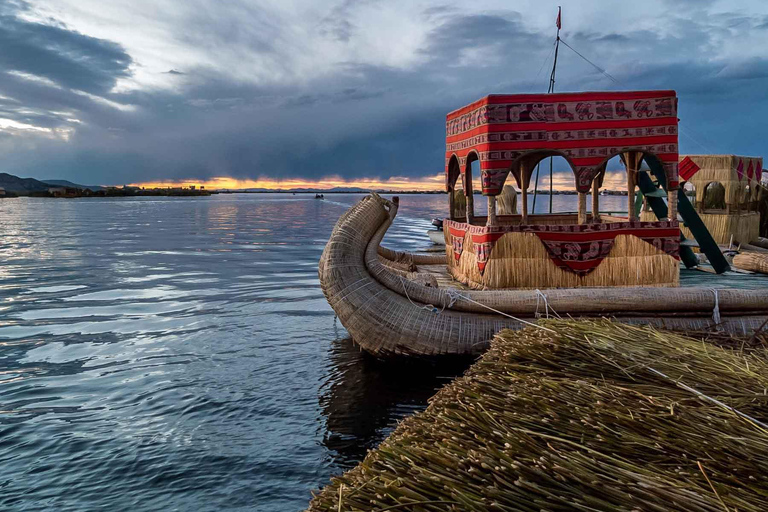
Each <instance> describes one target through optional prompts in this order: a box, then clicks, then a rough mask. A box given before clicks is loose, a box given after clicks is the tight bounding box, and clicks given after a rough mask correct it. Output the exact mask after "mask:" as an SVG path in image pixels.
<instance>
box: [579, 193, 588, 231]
mask: <svg viewBox="0 0 768 512" xmlns="http://www.w3.org/2000/svg"><path fill="white" fill-rule="evenodd" d="M578 223H579V224H586V223H587V194H586V192H579V213H578Z"/></svg>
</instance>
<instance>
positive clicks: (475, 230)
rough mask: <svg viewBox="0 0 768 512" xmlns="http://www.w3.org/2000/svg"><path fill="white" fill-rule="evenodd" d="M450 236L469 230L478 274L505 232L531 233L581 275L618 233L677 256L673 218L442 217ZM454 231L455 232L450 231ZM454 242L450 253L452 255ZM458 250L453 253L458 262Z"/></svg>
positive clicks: (600, 257) (559, 263) (590, 268)
mask: <svg viewBox="0 0 768 512" xmlns="http://www.w3.org/2000/svg"><path fill="white" fill-rule="evenodd" d="M445 223H446V227H447V228H448V229H449V230H450V233H451V236H452V239H453V240H455V239H456V238H457V237H458V236H459V235H460V234H461V236H462V244H461V246H462V250H463V234H466V232H467V231H469V234H470V237H471V241H472V242H471V245H472V251H473V252H474V254H475V258H476V260H477V267H478V270H479V271H480V275H482V274H483V273H484V272H485V267H486V265H487V264H488V261H489V260H490V258H491V253H492V252H493V247H494V246H495V244H496V242H497V241H498V240H499V239H500V238H501V237H502V236H504V235H505V234H506V233H533V234H535V235H536V236H537V237H538V238H539V240H540V241H541V243H542V244H543V245H544V248H545V249H546V250H547V254H549V257H550V259H551V260H552V261H553V262H554V264H555V265H557V266H558V267H560V268H562V269H563V270H568V271H571V272H574V273H576V274H578V275H580V276H584V275H587V274H589V273H590V272H592V271H593V270H595V269H596V268H597V267H598V266H599V265H600V263H601V262H602V261H603V259H604V258H605V257H606V256H608V254H610V252H611V249H612V248H613V244H614V241H615V239H616V237H617V236H619V235H634V236H636V237H638V238H640V239H641V240H643V241H645V242H647V243H649V244H651V245H653V246H654V247H656V248H657V249H659V250H660V251H663V252H665V253H666V254H668V255H670V256H672V257H673V258H675V259H678V260H679V259H680V226H679V224H678V222H677V221H660V222H641V221H632V222H629V221H627V222H612V223H605V224H568V225H529V226H469V227H467V224H465V223H460V222H456V221H451V220H446V221H445ZM454 233H455V234H454ZM455 247H456V245H455V242H454V255H456V249H455ZM460 256H461V254H460V253H459V255H458V256H456V261H457V262H458V260H459V257H460Z"/></svg>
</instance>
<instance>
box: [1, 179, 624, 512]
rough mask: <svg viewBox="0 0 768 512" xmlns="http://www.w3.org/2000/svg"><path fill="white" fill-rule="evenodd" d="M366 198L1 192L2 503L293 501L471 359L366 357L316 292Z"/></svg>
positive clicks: (440, 203) (561, 204)
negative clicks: (343, 219)
mask: <svg viewBox="0 0 768 512" xmlns="http://www.w3.org/2000/svg"><path fill="white" fill-rule="evenodd" d="M360 197H362V196H360V195H330V194H327V195H326V199H325V200H324V201H319V200H315V199H314V197H313V196H312V195H295V196H293V195H289V194H236V195H217V196H212V197H201V198H121V199H79V200H50V199H28V198H21V199H12V200H4V201H0V510H78V511H80V510H102V509H110V510H125V509H130V510H133V511H140V510H181V511H187V510H194V511H198V510H267V511H272V510H275V511H283V510H286V511H293V510H300V509H302V508H303V507H305V506H306V504H307V502H308V500H309V498H310V491H311V490H312V489H316V488H318V487H320V486H321V485H323V484H325V483H326V482H327V481H328V479H329V478H330V477H331V476H332V475H335V474H339V473H340V472H342V471H343V470H345V469H347V468H350V467H352V466H353V465H354V464H355V463H356V462H357V461H359V460H360V459H361V458H362V457H363V456H364V455H365V453H366V450H368V449H370V448H372V447H374V446H375V445H376V444H377V443H379V442H380V441H381V440H382V439H383V438H384V437H385V436H386V435H387V434H388V433H389V432H390V431H391V429H392V428H393V426H394V425H395V424H396V422H397V421H398V420H399V419H401V418H403V417H404V416H406V415H409V414H412V413H413V412H414V411H417V410H420V409H422V408H423V407H425V404H426V401H427V399H428V398H429V397H430V396H431V395H432V394H434V392H435V390H436V389H437V388H439V387H440V386H441V385H443V384H444V383H445V382H447V381H448V380H449V379H450V378H452V377H453V376H455V375H458V374H460V373H461V372H462V371H463V370H464V369H465V368H466V367H467V365H468V364H469V361H467V360H451V361H442V362H439V363H429V362H427V363H418V364H417V363H403V362H401V363H391V362H388V363H382V362H379V361H375V360H372V359H371V358H369V357H366V356H364V355H363V354H361V353H360V352H359V350H358V349H357V348H356V347H354V346H353V345H352V344H351V342H350V341H349V340H348V339H347V335H346V332H345V331H344V329H343V327H342V326H341V325H340V324H339V323H338V322H337V321H336V320H335V319H334V314H333V311H332V310H331V309H330V307H329V306H328V304H327V303H326V301H325V298H324V297H323V294H322V292H321V290H320V285H319V282H318V278H317V262H318V259H319V258H320V254H321V252H322V250H323V246H324V244H325V241H326V240H327V238H328V236H329V235H330V232H331V230H332V228H333V225H334V223H335V221H336V219H337V218H338V217H339V215H341V213H342V212H343V211H344V210H345V209H346V208H347V207H348V206H350V205H351V204H352V203H353V202H355V201H357V200H358V199H359V198H360ZM478 199H479V197H478ZM547 199H548V198H547V197H543V198H542V197H539V199H538V202H537V210H540V211H545V210H546V209H547V208H548V204H547ZM554 200H555V210H563V209H565V210H574V209H575V197H574V196H555V197H554ZM624 201H625V199H624V198H619V197H607V198H605V201H603V205H604V207H605V208H606V209H615V210H621V209H622V206H623V204H624ZM446 203H447V198H446V196H445V195H404V196H402V197H401V209H400V214H399V215H398V218H397V220H396V223H395V226H393V228H392V229H391V232H390V233H389V234H388V235H387V240H386V243H387V244H388V245H389V246H391V247H394V248H396V249H408V250H414V249H423V248H426V247H428V246H429V241H428V239H427V237H426V236H425V234H424V231H425V230H426V229H427V228H428V227H429V224H430V219H431V218H432V217H434V216H443V215H444V214H445V213H446V209H447V207H446ZM478 203H482V201H481V200H478Z"/></svg>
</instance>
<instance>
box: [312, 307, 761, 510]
mask: <svg viewBox="0 0 768 512" xmlns="http://www.w3.org/2000/svg"><path fill="white" fill-rule="evenodd" d="M541 325H542V326H543V327H546V328H547V329H548V330H541V329H535V328H533V329H527V330H525V331H518V332H511V331H504V332H502V333H501V334H500V335H498V336H497V337H496V339H495V340H494V342H493V345H492V348H491V350H490V351H489V352H487V353H486V354H485V355H484V356H483V357H482V358H481V359H480V360H479V361H478V362H477V363H476V364H475V365H473V367H472V368H470V370H469V371H468V372H467V374H466V375H465V376H464V377H462V378H460V379H457V380H456V381H454V382H453V383H452V384H450V385H448V386H446V387H445V388H444V389H443V390H441V391H440V392H439V393H438V394H437V395H436V396H435V397H434V398H433V399H432V401H431V403H430V405H429V407H428V408H427V409H426V410H425V411H424V412H423V413H420V414H417V415H415V416H413V417H411V418H408V419H406V420H405V421H403V422H402V423H401V424H400V425H399V426H398V427H397V429H396V430H395V432H394V433H393V434H392V435H391V436H390V437H389V438H388V439H387V440H386V441H384V442H383V443H382V444H381V446H380V447H379V448H377V449H376V450H374V451H372V452H370V453H369V454H368V456H367V457H366V458H365V460H364V461H363V462H362V463H361V464H360V465H359V466H358V467H356V468H354V469H353V470H351V471H349V472H347V473H346V474H344V475H343V476H341V477H338V478H335V479H333V481H332V483H331V484H330V485H329V486H328V487H326V488H325V489H324V490H323V491H322V492H320V493H319V494H317V495H316V496H315V497H314V499H313V500H312V502H311V503H310V510H312V511H320V510H333V511H354V510H381V511H383V510H420V511H438V510H439V511H443V510H452V511H458V510H474V511H481V510H483V511H484V510H523V511H540V510H550V511H554V510H611V511H613V510H623V511H636V510H657V511H666V510H685V511H694V512H705V511H706V512H714V511H720V512H721V511H723V510H729V511H736V510H738V511H741V512H749V511H762V510H765V503H766V500H768V429H767V428H765V426H764V425H765V422H766V421H768V413H766V411H767V409H766V403H767V402H768V395H766V393H765V389H767V388H768V359H766V357H765V353H764V352H757V351H754V352H749V351H747V352H744V353H740V352H739V351H735V350H729V349H723V348H718V347H716V346H713V345H709V344H706V343H703V342H701V341H699V340H695V339H692V338H686V337H682V336H677V335H673V334H670V333H665V332H659V331H654V330H653V329H650V328H647V327H631V326H626V325H620V324H612V323H610V322H607V321H596V322H573V321H570V322H566V321H548V322H544V323H542V324H541Z"/></svg>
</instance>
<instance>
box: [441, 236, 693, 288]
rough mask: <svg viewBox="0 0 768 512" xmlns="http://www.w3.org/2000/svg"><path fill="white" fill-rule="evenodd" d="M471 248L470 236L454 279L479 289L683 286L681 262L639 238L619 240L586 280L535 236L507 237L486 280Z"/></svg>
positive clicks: (488, 268)
mask: <svg viewBox="0 0 768 512" xmlns="http://www.w3.org/2000/svg"><path fill="white" fill-rule="evenodd" d="M470 244H471V236H470V235H469V234H467V235H466V237H465V240H464V248H465V249H464V252H463V253H462V255H461V259H460V260H459V263H458V265H456V263H455V260H453V259H449V261H450V267H451V268H450V269H451V273H452V275H453V276H454V278H456V279H457V280H458V281H460V282H462V283H464V284H466V285H467V286H469V287H471V288H475V289H483V288H492V289H500V288H518V289H537V288H538V289H544V288H575V287H585V286H586V287H599V286H611V287H613V286H666V287H669V286H678V285H679V273H680V272H679V264H678V261H677V260H676V259H674V258H673V257H672V256H669V255H667V254H665V253H664V252H663V251H660V250H659V249H657V248H655V247H653V246H652V245H651V244H649V243H647V242H644V241H643V240H641V239H639V238H637V237H636V236H633V235H618V236H617V237H616V240H615V242H614V245H613V248H612V249H611V252H610V253H609V254H608V256H607V257H606V258H605V259H604V260H603V261H602V262H601V263H600V265H598V267H597V268H596V269H595V270H593V271H592V272H591V273H589V274H587V275H586V276H578V275H577V274H575V273H573V272H570V271H568V270H563V269H561V268H559V267H558V266H557V265H555V264H554V263H553V262H552V260H551V259H550V257H549V254H548V253H547V250H546V249H545V248H544V246H543V244H542V243H541V241H540V240H539V238H538V237H537V236H536V235H535V234H532V233H506V234H505V235H504V236H502V237H501V238H500V239H499V240H498V242H496V245H495V246H494V248H493V251H492V252H491V259H490V260H489V261H488V264H487V265H486V267H485V272H484V273H483V275H480V271H479V269H478V267H477V258H476V256H475V254H474V252H473V251H472V250H471V245H470Z"/></svg>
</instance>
